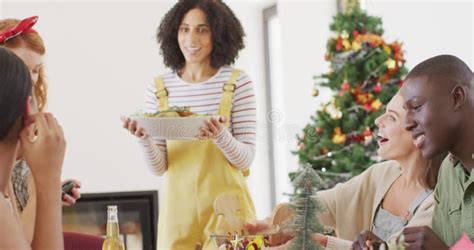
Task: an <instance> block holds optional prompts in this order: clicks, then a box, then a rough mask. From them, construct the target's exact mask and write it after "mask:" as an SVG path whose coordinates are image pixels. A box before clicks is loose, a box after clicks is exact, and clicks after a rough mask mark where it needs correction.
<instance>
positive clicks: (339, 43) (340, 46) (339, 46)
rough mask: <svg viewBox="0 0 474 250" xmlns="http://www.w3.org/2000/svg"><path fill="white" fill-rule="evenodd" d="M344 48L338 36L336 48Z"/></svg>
mask: <svg viewBox="0 0 474 250" xmlns="http://www.w3.org/2000/svg"><path fill="white" fill-rule="evenodd" d="M343 48H344V45H342V39H341V38H340V37H339V38H338V39H337V42H336V50H337V51H341V50H342V49H343Z"/></svg>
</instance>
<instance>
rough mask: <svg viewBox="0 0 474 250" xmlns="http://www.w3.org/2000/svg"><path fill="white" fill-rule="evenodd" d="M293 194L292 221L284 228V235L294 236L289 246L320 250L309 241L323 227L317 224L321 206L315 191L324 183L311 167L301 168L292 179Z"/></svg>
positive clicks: (296, 249)
mask: <svg viewBox="0 0 474 250" xmlns="http://www.w3.org/2000/svg"><path fill="white" fill-rule="evenodd" d="M293 185H294V187H295V192H294V194H293V195H291V203H290V204H291V205H290V206H291V208H292V209H293V220H292V221H290V222H289V224H288V225H287V226H286V229H285V231H286V233H290V234H292V235H294V238H293V240H292V242H291V244H290V246H289V249H293V250H308V249H311V250H312V249H322V248H321V247H319V245H318V244H317V243H316V242H314V241H313V240H312V239H311V235H312V234H314V233H323V232H324V231H325V228H324V226H323V225H322V224H321V223H320V222H319V219H318V217H317V216H318V213H321V212H323V211H324V208H323V206H322V205H321V204H320V203H319V201H318V200H317V199H316V198H315V194H316V191H318V189H321V188H323V187H324V185H325V184H324V181H323V180H322V179H321V177H319V175H318V174H317V173H316V171H314V169H313V168H312V167H311V166H307V167H303V169H302V171H301V172H300V174H299V175H298V176H297V177H296V178H295V179H294V181H293Z"/></svg>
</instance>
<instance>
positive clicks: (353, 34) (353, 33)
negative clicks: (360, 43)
mask: <svg viewBox="0 0 474 250" xmlns="http://www.w3.org/2000/svg"><path fill="white" fill-rule="evenodd" d="M358 36H359V31H357V30H354V31H352V38H354V39H356V38H357V37H358Z"/></svg>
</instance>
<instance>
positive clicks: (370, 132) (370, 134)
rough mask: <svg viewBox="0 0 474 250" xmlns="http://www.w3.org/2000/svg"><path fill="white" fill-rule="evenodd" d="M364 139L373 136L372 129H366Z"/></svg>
mask: <svg viewBox="0 0 474 250" xmlns="http://www.w3.org/2000/svg"><path fill="white" fill-rule="evenodd" d="M363 135H364V137H368V136H372V130H370V128H366V129H365V130H364V133H363Z"/></svg>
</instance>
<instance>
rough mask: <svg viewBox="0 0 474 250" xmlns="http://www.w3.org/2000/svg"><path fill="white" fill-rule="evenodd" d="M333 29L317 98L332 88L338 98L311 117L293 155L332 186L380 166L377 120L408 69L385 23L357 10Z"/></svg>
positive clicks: (341, 17) (337, 19)
mask: <svg viewBox="0 0 474 250" xmlns="http://www.w3.org/2000/svg"><path fill="white" fill-rule="evenodd" d="M330 28H331V30H332V31H334V32H335V33H336V36H335V37H331V38H330V39H329V40H328V43H327V54H326V57H325V59H326V60H327V61H329V62H330V70H329V72H328V73H326V74H322V75H320V76H318V77H316V78H315V79H316V83H315V88H314V89H313V96H317V95H318V94H319V90H318V88H319V87H320V86H323V87H329V88H330V89H331V90H333V91H334V96H333V97H332V100H331V101H329V102H328V103H326V104H325V105H323V107H322V110H319V111H317V112H316V115H315V116H313V117H311V122H310V123H309V124H308V125H306V127H305V128H304V130H303V135H302V136H298V143H299V150H297V151H296V152H294V153H295V154H297V155H298V157H299V161H300V163H301V164H310V165H311V166H313V168H314V169H316V170H318V171H320V173H322V172H326V173H324V174H323V175H322V176H323V178H325V180H326V181H328V179H330V180H329V181H330V182H331V181H332V184H331V183H329V186H332V185H334V184H335V182H339V181H343V180H345V179H347V178H349V177H351V176H353V175H356V174H359V173H360V172H362V171H364V170H365V169H366V168H367V167H369V166H370V165H372V164H373V163H375V162H376V161H378V159H377V158H376V150H377V143H376V136H374V129H375V124H374V120H375V118H377V117H378V116H379V115H380V114H382V113H383V112H384V110H383V107H384V105H385V104H386V103H387V102H388V101H389V100H390V99H391V98H392V96H393V95H395V93H396V92H397V91H398V89H399V86H400V85H401V84H402V77H404V75H405V74H406V72H407V69H406V68H405V66H404V64H405V60H404V57H403V52H402V48H401V44H400V43H398V42H393V43H386V42H385V41H384V40H383V39H382V37H381V36H382V34H383V29H382V21H381V19H380V18H378V17H373V16H370V15H368V14H367V13H366V12H364V11H362V10H361V9H360V8H359V6H358V4H355V7H352V9H350V10H349V11H346V12H345V13H338V14H337V15H336V16H335V17H334V20H333V23H332V24H331V26H330ZM340 173H344V174H340ZM297 174H298V173H292V174H290V178H294V177H295V176H296V175H297ZM331 177H345V178H339V179H338V178H336V179H334V178H332V179H331ZM334 180H335V181H334Z"/></svg>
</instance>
